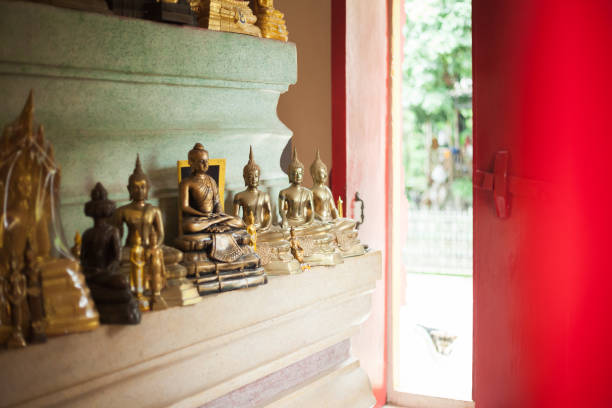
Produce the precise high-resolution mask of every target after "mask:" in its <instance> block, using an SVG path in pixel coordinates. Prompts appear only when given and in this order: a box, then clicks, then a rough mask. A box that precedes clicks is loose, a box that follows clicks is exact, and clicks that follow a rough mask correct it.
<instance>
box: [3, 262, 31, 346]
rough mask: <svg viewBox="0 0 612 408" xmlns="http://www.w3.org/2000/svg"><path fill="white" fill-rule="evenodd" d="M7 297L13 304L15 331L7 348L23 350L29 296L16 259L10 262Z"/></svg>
mask: <svg viewBox="0 0 612 408" xmlns="http://www.w3.org/2000/svg"><path fill="white" fill-rule="evenodd" d="M9 265H10V267H9V273H8V290H7V297H8V300H9V302H10V304H11V311H12V320H13V331H12V333H11V336H10V337H9V339H8V341H7V343H6V346H7V347H8V348H21V347H25V346H26V341H25V338H24V336H23V325H24V322H23V320H24V319H23V317H24V306H25V305H24V303H25V299H26V295H27V291H26V289H27V287H26V278H25V276H24V275H23V273H21V268H20V267H19V264H18V263H17V261H16V259H11V260H10V262H9Z"/></svg>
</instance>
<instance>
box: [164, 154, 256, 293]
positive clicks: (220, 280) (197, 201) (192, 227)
mask: <svg viewBox="0 0 612 408" xmlns="http://www.w3.org/2000/svg"><path fill="white" fill-rule="evenodd" d="M188 159H189V165H190V167H191V175H190V176H189V177H185V178H183V179H182V180H181V183H180V185H179V208H180V212H181V217H182V220H181V222H180V227H181V232H180V236H179V237H178V238H177V240H176V246H177V247H178V248H180V249H181V250H183V251H185V256H184V259H183V265H185V266H186V267H187V271H188V275H189V276H191V277H192V280H193V282H194V283H195V284H196V286H197V288H198V291H199V292H200V294H201V295H205V294H209V293H214V292H224V291H228V290H234V289H240V288H244V287H251V286H257V285H261V284H265V283H267V277H266V274H265V272H264V269H263V268H262V267H261V261H260V259H259V257H258V256H257V254H256V253H255V252H254V251H253V250H252V249H251V248H250V246H249V242H250V236H249V234H248V233H247V232H246V230H245V224H244V222H243V221H242V220H241V219H240V218H238V217H235V216H232V215H228V214H224V213H223V212H221V203H220V202H219V192H218V188H217V183H216V182H215V180H214V179H213V178H212V177H210V176H209V175H208V174H206V170H207V169H208V152H207V151H206V150H205V149H204V146H202V144H200V143H196V145H195V146H194V148H193V149H192V150H191V151H189V154H188Z"/></svg>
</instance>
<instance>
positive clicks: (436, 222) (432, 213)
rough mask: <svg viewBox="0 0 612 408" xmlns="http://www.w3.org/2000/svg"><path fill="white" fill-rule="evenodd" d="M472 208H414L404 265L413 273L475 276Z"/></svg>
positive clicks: (411, 211)
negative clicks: (473, 271) (473, 274)
mask: <svg viewBox="0 0 612 408" xmlns="http://www.w3.org/2000/svg"><path fill="white" fill-rule="evenodd" d="M472 219H473V212H472V209H471V208H470V209H468V210H433V209H422V208H421V209H419V208H414V207H412V208H410V212H409V213H408V229H407V235H408V236H407V239H406V245H405V246H404V249H403V260H404V267H405V269H406V271H407V272H409V273H426V274H448V275H467V276H471V275H472V239H473V238H472V237H473V235H472Z"/></svg>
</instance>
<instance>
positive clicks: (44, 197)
mask: <svg viewBox="0 0 612 408" xmlns="http://www.w3.org/2000/svg"><path fill="white" fill-rule="evenodd" d="M33 111H34V104H33V96H32V93H30V96H29V98H28V101H27V103H26V105H25V107H24V109H23V112H22V113H21V115H20V116H19V118H18V119H17V120H16V121H15V122H13V123H11V124H10V125H8V126H6V127H5V129H4V132H3V134H2V137H0V179H1V180H3V183H2V192H1V193H2V194H0V273H2V274H3V275H4V279H5V282H6V279H8V276H7V274H8V270H9V267H10V265H9V263H10V262H9V260H10V259H13V260H15V259H23V256H24V251H26V248H27V247H28V246H29V248H30V249H29V250H30V251H31V252H32V253H31V255H30V256H32V257H33V259H34V261H33V263H35V264H36V269H37V271H40V276H41V280H42V297H43V299H44V301H43V303H44V313H45V315H46V317H45V321H46V328H45V334H46V335H58V334H66V333H72V332H81V331H88V330H92V329H95V328H96V327H98V325H99V319H98V312H97V311H96V309H95V306H94V302H93V300H92V299H91V297H90V293H89V289H88V288H87V286H86V285H85V277H84V276H83V274H82V273H81V266H80V264H79V262H78V261H77V260H76V259H74V257H73V256H72V254H71V253H70V250H69V248H68V245H67V244H66V242H64V240H63V231H62V227H61V221H60V219H59V180H60V170H59V167H58V166H57V164H56V162H55V155H54V152H53V147H52V146H51V144H50V143H49V142H48V141H47V140H46V139H45V136H44V133H43V129H42V126H41V127H39V129H38V131H34V129H33V128H34V126H33V122H34V120H33ZM36 273H38V272H36ZM5 286H6V283H5ZM0 331H1V330H0Z"/></svg>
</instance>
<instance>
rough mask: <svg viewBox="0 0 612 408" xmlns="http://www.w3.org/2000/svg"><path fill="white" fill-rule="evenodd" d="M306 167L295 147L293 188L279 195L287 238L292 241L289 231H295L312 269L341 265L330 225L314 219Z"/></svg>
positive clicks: (292, 160)
mask: <svg viewBox="0 0 612 408" xmlns="http://www.w3.org/2000/svg"><path fill="white" fill-rule="evenodd" d="M303 176H304V165H303V164H302V162H300V160H299V159H298V157H297V151H296V149H295V148H294V149H293V154H292V157H291V163H290V164H289V181H290V182H291V185H290V186H289V187H287V188H286V189H284V190H281V191H280V193H279V194H278V212H279V215H280V218H281V227H282V228H283V230H284V232H285V238H286V239H288V238H289V228H291V227H294V228H295V235H296V237H297V239H298V240H299V241H300V245H301V246H302V248H303V249H304V260H305V262H307V263H308V264H310V265H312V266H318V265H325V266H332V265H337V264H339V263H342V262H343V261H342V257H341V256H340V253H339V252H338V250H337V248H336V244H335V240H334V237H333V236H332V235H331V234H330V230H331V226H330V225H329V224H327V223H322V222H320V221H316V220H315V219H314V216H315V211H314V202H313V194H312V191H310V190H309V189H307V188H306V187H303V186H302V178H303Z"/></svg>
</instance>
